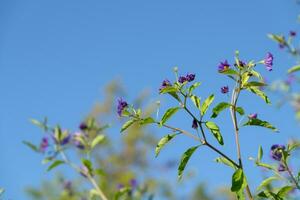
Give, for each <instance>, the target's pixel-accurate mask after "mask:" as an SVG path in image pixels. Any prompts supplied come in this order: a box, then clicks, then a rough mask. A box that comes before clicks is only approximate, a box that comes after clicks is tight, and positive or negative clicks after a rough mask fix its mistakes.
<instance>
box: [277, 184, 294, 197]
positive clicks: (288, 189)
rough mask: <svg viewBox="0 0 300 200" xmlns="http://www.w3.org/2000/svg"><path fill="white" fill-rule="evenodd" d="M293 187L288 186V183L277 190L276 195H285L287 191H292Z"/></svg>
mask: <svg viewBox="0 0 300 200" xmlns="http://www.w3.org/2000/svg"><path fill="white" fill-rule="evenodd" d="M293 189H294V187H293V186H289V185H287V186H284V187H282V188H281V189H280V190H279V191H278V192H277V195H278V196H279V197H281V198H284V197H287V195H288V194H289V192H290V191H292V190H293Z"/></svg>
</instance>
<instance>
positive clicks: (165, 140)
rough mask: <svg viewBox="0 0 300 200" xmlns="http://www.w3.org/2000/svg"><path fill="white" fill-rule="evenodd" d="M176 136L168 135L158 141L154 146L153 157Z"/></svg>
mask: <svg viewBox="0 0 300 200" xmlns="http://www.w3.org/2000/svg"><path fill="white" fill-rule="evenodd" d="M176 135H178V133H175V134H168V135H166V136H164V137H163V138H161V139H160V140H159V142H158V143H157V145H156V148H155V157H157V156H158V154H159V153H160V151H161V149H162V148H163V147H164V146H165V145H166V144H167V143H168V142H170V140H172V139H173V138H174V137H175V136H176Z"/></svg>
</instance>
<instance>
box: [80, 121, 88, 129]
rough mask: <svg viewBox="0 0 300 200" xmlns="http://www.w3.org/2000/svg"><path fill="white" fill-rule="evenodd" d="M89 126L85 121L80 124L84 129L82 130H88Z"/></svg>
mask: <svg viewBox="0 0 300 200" xmlns="http://www.w3.org/2000/svg"><path fill="white" fill-rule="evenodd" d="M87 128H88V126H87V125H86V123H85V122H82V123H81V124H80V125H79V129H80V130H82V131H84V130H86V129H87Z"/></svg>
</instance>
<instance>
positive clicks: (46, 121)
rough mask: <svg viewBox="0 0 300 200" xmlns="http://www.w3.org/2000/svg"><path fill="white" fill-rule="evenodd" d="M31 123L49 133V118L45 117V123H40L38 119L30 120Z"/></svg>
mask: <svg viewBox="0 0 300 200" xmlns="http://www.w3.org/2000/svg"><path fill="white" fill-rule="evenodd" d="M30 122H31V123H32V124H34V125H36V126H38V127H40V128H41V129H43V130H44V131H45V132H47V131H48V126H47V123H48V119H47V117H45V119H44V121H43V122H40V121H38V120H36V119H30Z"/></svg>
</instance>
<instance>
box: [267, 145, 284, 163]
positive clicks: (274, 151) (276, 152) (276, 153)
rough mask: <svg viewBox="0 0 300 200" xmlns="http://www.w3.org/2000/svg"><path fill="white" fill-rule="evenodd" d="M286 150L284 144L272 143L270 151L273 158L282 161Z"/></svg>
mask: <svg viewBox="0 0 300 200" xmlns="http://www.w3.org/2000/svg"><path fill="white" fill-rule="evenodd" d="M284 150H285V146H284V145H280V144H274V145H272V147H271V152H270V155H271V158H273V159H274V160H277V161H280V160H281V158H282V154H283V151H284Z"/></svg>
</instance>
